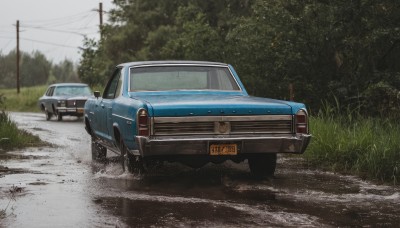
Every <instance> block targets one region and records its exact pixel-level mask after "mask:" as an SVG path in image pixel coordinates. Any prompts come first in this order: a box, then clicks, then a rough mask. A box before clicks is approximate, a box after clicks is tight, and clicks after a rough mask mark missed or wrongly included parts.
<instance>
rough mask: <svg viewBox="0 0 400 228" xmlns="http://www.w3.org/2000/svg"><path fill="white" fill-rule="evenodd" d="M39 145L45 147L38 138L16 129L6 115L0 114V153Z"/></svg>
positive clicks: (2, 112)
mask: <svg viewBox="0 0 400 228" xmlns="http://www.w3.org/2000/svg"><path fill="white" fill-rule="evenodd" d="M40 145H45V143H43V142H42V141H41V140H40V139H39V137H38V136H35V135H32V134H30V133H28V132H26V131H24V130H20V129H18V128H17V125H16V124H15V123H14V122H13V121H11V120H10V118H9V116H8V114H7V113H5V112H4V111H1V112H0V149H1V150H0V153H1V151H7V150H11V149H18V148H23V147H27V146H40Z"/></svg>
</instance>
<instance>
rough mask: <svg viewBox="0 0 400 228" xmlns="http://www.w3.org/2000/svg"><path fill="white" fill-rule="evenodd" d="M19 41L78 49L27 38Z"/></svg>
mask: <svg viewBox="0 0 400 228" xmlns="http://www.w3.org/2000/svg"><path fill="white" fill-rule="evenodd" d="M20 39H21V40H28V41H32V42H36V43H42V44H48V45H53V46H59V47H66V48H78V47H73V46H69V45H64V44H56V43H52V42H45V41H40V40H34V39H29V38H20Z"/></svg>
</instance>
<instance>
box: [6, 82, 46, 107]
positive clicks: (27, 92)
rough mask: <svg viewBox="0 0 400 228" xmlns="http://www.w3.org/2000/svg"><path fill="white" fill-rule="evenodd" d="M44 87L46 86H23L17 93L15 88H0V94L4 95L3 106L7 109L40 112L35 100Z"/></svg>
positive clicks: (41, 94) (43, 90)
mask: <svg viewBox="0 0 400 228" xmlns="http://www.w3.org/2000/svg"><path fill="white" fill-rule="evenodd" d="M46 89H47V86H35V87H24V88H21V90H20V93H19V94H18V93H17V90H16V89H0V94H3V95H4V97H5V100H4V104H3V106H4V107H5V109H6V110H8V111H14V112H40V109H39V107H38V106H37V102H38V100H39V98H40V97H41V96H43V94H44V92H45V91H46Z"/></svg>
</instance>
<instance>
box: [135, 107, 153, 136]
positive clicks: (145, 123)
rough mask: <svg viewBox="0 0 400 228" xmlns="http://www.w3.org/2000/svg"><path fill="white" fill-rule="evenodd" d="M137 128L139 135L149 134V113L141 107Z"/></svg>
mask: <svg viewBox="0 0 400 228" xmlns="http://www.w3.org/2000/svg"><path fill="white" fill-rule="evenodd" d="M137 129H138V135H139V136H149V135H150V126H149V115H148V114H147V111H146V110H144V109H140V110H139V111H138V114H137Z"/></svg>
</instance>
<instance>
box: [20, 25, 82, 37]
mask: <svg viewBox="0 0 400 228" xmlns="http://www.w3.org/2000/svg"><path fill="white" fill-rule="evenodd" d="M21 27H22V28H31V29H37V30H43V31H49V32H61V33H69V34H75V35H80V36H86V35H87V34H84V33H80V32H74V31H68V30H61V29H49V28H43V27H41V26H36V27H34V26H26V25H25V26H21Z"/></svg>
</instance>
